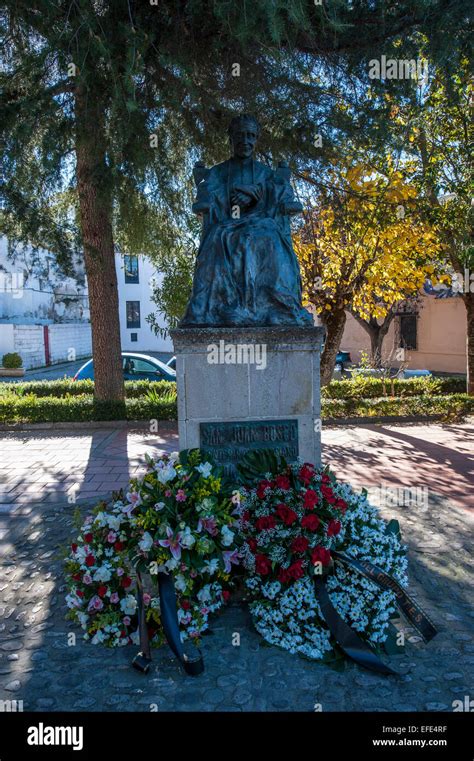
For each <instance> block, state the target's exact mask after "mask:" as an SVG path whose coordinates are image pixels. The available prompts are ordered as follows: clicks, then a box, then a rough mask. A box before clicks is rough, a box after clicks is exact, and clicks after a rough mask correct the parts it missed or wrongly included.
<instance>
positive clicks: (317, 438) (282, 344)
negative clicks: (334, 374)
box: [171, 326, 323, 473]
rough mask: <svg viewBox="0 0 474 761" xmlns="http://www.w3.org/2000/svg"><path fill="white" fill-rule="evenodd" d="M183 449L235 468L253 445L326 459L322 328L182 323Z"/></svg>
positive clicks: (178, 335) (176, 339)
mask: <svg viewBox="0 0 474 761" xmlns="http://www.w3.org/2000/svg"><path fill="white" fill-rule="evenodd" d="M171 336H172V339H173V343H174V350H175V354H176V376H177V386H178V424H179V446H180V449H191V448H194V447H200V448H201V449H204V450H206V451H208V452H209V453H210V454H211V455H212V456H213V458H214V459H215V460H216V461H218V462H220V464H222V465H224V466H225V468H226V471H227V472H229V473H232V471H233V467H234V466H235V463H236V462H238V460H239V459H240V458H241V457H242V455H243V454H244V453H245V451H246V450H247V449H260V448H264V447H270V448H272V449H274V450H276V451H278V452H279V453H281V454H283V455H284V456H285V457H286V458H287V459H288V460H290V461H291V460H294V459H296V458H297V457H298V456H299V457H301V458H302V459H303V460H305V461H308V462H313V463H315V464H319V463H320V460H321V425H320V414H321V410H320V380H319V360H320V350H321V342H322V337H323V329H322V328H321V327H280V326H276V327H262V328H237V327H236V328H178V329H176V330H173V331H171Z"/></svg>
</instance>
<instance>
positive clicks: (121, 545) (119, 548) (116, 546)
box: [114, 542, 123, 552]
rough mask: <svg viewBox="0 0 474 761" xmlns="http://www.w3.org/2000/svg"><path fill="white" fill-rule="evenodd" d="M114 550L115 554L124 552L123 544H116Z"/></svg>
mask: <svg viewBox="0 0 474 761" xmlns="http://www.w3.org/2000/svg"><path fill="white" fill-rule="evenodd" d="M114 550H115V552H120V551H121V550H123V542H115V544H114Z"/></svg>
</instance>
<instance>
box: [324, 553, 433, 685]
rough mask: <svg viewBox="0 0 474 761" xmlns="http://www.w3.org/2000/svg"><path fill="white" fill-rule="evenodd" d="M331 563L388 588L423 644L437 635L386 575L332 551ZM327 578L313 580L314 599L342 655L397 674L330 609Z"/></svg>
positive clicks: (428, 621)
mask: <svg viewBox="0 0 474 761" xmlns="http://www.w3.org/2000/svg"><path fill="white" fill-rule="evenodd" d="M332 554H333V557H334V559H335V560H338V561H340V562H341V563H343V564H345V565H347V566H350V567H351V568H354V569H355V570H356V571H358V572H359V573H361V574H362V575H363V576H365V577H366V578H368V579H370V580H371V581H374V582H375V583H376V584H378V585H379V586H380V587H382V589H390V590H391V591H392V592H394V593H395V597H396V603H397V605H398V607H399V609H400V610H401V611H402V613H403V614H404V615H405V616H406V618H407V619H408V620H409V621H410V623H412V624H413V626H414V627H415V628H416V629H417V631H419V632H420V634H421V636H422V637H423V639H424V641H425V642H429V641H430V640H431V639H433V637H434V636H435V635H436V634H437V630H436V628H435V626H434V624H433V623H432V622H431V621H430V619H429V618H428V616H427V615H426V613H424V611H423V610H422V609H421V608H420V606H419V605H418V604H417V603H416V602H415V601H414V600H413V599H412V598H411V597H410V596H409V595H408V594H407V592H406V591H405V590H404V589H403V587H402V586H400V584H399V583H398V582H397V581H395V579H393V578H392V577H391V576H390V575H389V574H388V573H386V572H385V571H383V570H382V569H381V568H379V567H378V566H376V565H374V564H373V563H370V562H369V561H368V560H359V559H356V558H353V557H351V556H350V555H347V554H346V553H343V552H335V551H333V553H332ZM327 578H328V577H327V576H319V577H315V579H314V588H315V593H316V597H317V600H318V603H319V607H320V608H321V613H322V615H323V617H324V620H325V621H326V623H327V625H328V627H329V631H330V632H331V634H332V635H333V637H334V639H335V640H336V642H337V643H338V644H339V646H340V647H341V649H342V650H343V651H344V653H345V654H346V655H347V656H348V657H349V658H351V659H352V660H353V661H355V663H357V664H359V665H360V666H363V667H364V668H366V669H370V670H371V671H376V672H377V673H379V674H386V675H397V672H396V671H394V670H393V669H391V668H390V667H389V666H387V665H386V664H385V663H384V662H383V661H382V660H381V659H380V658H379V657H378V656H377V655H376V654H375V652H374V651H373V650H372V648H371V647H370V646H369V645H368V644H367V643H366V642H364V641H363V640H362V639H361V638H360V637H359V635H358V634H357V633H356V632H355V631H354V630H353V629H351V627H350V626H349V625H348V624H346V622H345V621H344V620H343V619H342V618H341V616H340V615H339V613H338V612H337V610H336V609H335V608H334V606H333V604H332V603H331V600H330V598H329V594H328V591H327V589H326V586H325V585H326V580H327Z"/></svg>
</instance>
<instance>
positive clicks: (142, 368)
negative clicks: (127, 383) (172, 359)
mask: <svg viewBox="0 0 474 761" xmlns="http://www.w3.org/2000/svg"><path fill="white" fill-rule="evenodd" d="M122 369H123V378H124V380H152V381H159V380H167V381H176V372H175V370H174V369H173V368H172V367H169V366H168V365H165V363H164V362H160V360H159V359H155V357H150V356H148V354H136V353H135V352H129V351H126V352H122ZM87 378H90V379H91V380H94V361H93V360H92V359H90V360H89V361H88V362H86V363H85V364H84V365H82V367H81V368H80V369H79V370H78V371H77V373H76V374H75V376H74V378H73V380H86V379H87Z"/></svg>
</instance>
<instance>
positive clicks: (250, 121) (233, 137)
mask: <svg viewBox="0 0 474 761" xmlns="http://www.w3.org/2000/svg"><path fill="white" fill-rule="evenodd" d="M228 132H229V139H230V142H231V144H232V150H233V152H234V156H236V157H237V158H239V159H246V158H249V157H250V156H251V155H252V154H253V151H254V148H255V144H256V142H257V139H258V136H259V134H260V124H259V123H258V121H257V120H256V119H255V117H254V116H252V115H251V114H239V116H234V118H233V119H232V121H231V123H230V124H229V130H228Z"/></svg>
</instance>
